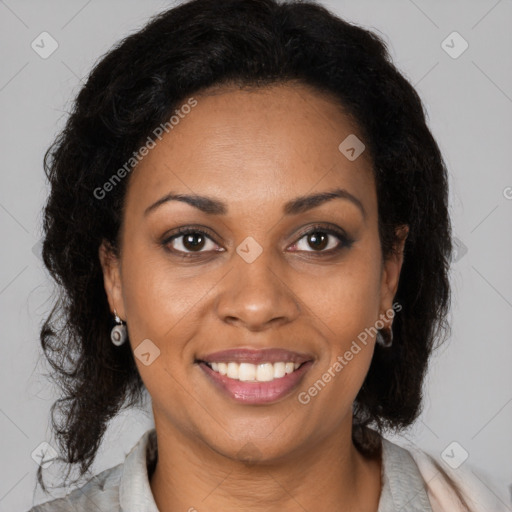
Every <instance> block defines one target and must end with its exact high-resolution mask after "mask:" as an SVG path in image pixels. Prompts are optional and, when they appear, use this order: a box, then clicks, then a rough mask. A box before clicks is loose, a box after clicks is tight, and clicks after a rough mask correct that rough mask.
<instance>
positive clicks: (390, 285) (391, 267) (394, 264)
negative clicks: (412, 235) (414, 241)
mask: <svg viewBox="0 0 512 512" xmlns="http://www.w3.org/2000/svg"><path fill="white" fill-rule="evenodd" d="M396 233H397V237H398V241H397V243H396V245H395V247H394V251H393V252H392V253H391V254H390V255H389V256H388V257H387V258H386V259H385V260H384V263H383V267H382V278H381V287H380V289H381V294H380V296H381V301H380V313H381V314H383V313H386V311H389V310H390V309H391V308H392V306H393V299H394V297H395V295H396V291H397V289H398V282H399V279H400V271H401V269H402V263H403V260H404V246H405V240H406V239H407V235H408V234H409V226H407V225H403V226H400V227H399V228H397V230H396Z"/></svg>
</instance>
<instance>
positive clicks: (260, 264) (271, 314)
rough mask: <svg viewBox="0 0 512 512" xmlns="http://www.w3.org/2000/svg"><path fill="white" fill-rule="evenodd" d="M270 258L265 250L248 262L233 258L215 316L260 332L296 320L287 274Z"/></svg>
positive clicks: (297, 306)
mask: <svg viewBox="0 0 512 512" xmlns="http://www.w3.org/2000/svg"><path fill="white" fill-rule="evenodd" d="M271 259H272V255H271V254H270V251H268V250H267V251H265V250H264V251H263V252H262V254H261V255H260V256H259V257H258V258H257V259H256V260H255V261H253V262H251V263H247V262H246V261H244V260H243V259H242V258H241V257H239V256H238V255H235V256H234V260H235V261H234V262H233V265H234V266H233V268H232V269H231V271H230V272H228V274H227V275H226V277H225V278H224V279H223V280H222V283H223V284H222V287H221V289H220V292H219V294H218V297H217V300H216V313H217V315H218V317H219V318H220V319H221V320H222V321H223V322H225V323H229V324H232V325H235V326H240V327H244V328H245V329H247V330H250V331H264V330H266V329H268V328H271V327H274V326H277V325H284V324H287V323H290V322H293V320H295V319H296V318H297V317H298V315H299V314H300V311H301V308H300V301H299V298H298V296H297V295H296V294H295V292H294V291H293V290H292V286H291V284H292V283H290V282H289V275H287V272H285V271H284V270H283V268H282V265H281V266H280V265H279V264H276V262H275V261H271Z"/></svg>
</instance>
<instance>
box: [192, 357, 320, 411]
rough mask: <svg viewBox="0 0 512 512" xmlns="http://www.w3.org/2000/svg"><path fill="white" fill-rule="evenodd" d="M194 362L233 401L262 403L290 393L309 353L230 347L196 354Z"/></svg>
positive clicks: (306, 366) (308, 360) (308, 364)
mask: <svg viewBox="0 0 512 512" xmlns="http://www.w3.org/2000/svg"><path fill="white" fill-rule="evenodd" d="M196 363H197V364H198V365H199V367H200V368H201V369H202V371H203V372H204V374H205V375H206V376H207V377H208V380H209V381H210V382H211V383H212V384H214V385H215V386H216V388H217V389H219V390H220V391H221V392H223V394H224V395H227V396H229V397H230V398H231V399H233V400H235V401H237V402H242V403H247V404H264V403H270V402H274V401H277V400H280V399H282V398H283V397H285V396H287V395H288V394H290V393H291V391H292V390H293V389H295V388H296V387H297V386H298V385H299V383H300V381H301V380H302V379H303V377H304V375H305V373H306V372H307V371H308V369H309V368H310V367H311V365H312V364H313V357H312V356H309V355H307V354H300V353H298V352H291V351H288V350H283V349H265V350H249V349H234V350H225V351H222V352H216V353H215V354H210V355H207V356H204V357H200V358H198V359H196Z"/></svg>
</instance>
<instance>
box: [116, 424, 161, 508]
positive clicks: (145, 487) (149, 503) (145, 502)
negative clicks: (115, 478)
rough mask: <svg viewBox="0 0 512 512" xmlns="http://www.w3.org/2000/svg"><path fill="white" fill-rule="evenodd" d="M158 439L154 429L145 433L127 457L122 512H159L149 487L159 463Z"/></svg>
mask: <svg viewBox="0 0 512 512" xmlns="http://www.w3.org/2000/svg"><path fill="white" fill-rule="evenodd" d="M157 456H158V452H157V438H156V430H155V429H154V428H152V429H150V430H148V431H146V432H145V434H144V435H143V436H142V437H141V438H140V439H139V441H138V442H137V444H136V445H135V446H134V447H133V448H132V449H131V451H130V453H129V454H128V455H127V456H126V459H125V462H124V465H123V472H122V475H121V481H120V483H119V505H120V509H121V511H122V512H159V511H158V508H157V506H156V503H155V499H154V498H153V493H152V492H151V486H150V485H149V476H148V475H151V474H152V472H153V470H154V468H155V465H156V461H157Z"/></svg>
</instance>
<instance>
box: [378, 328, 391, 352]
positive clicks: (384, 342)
mask: <svg viewBox="0 0 512 512" xmlns="http://www.w3.org/2000/svg"><path fill="white" fill-rule="evenodd" d="M384 332H385V333H386V337H384V335H383V334H382V331H381V330H379V331H377V343H378V344H379V345H380V346H381V347H384V348H389V347H391V345H393V329H392V328H391V327H390V328H389V329H386V331H384Z"/></svg>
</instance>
